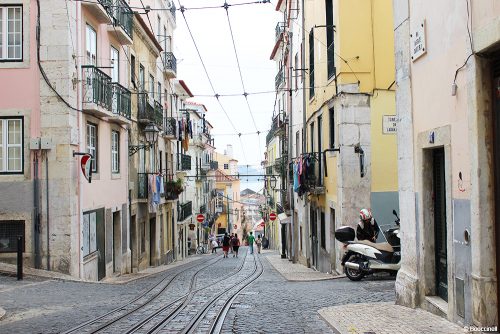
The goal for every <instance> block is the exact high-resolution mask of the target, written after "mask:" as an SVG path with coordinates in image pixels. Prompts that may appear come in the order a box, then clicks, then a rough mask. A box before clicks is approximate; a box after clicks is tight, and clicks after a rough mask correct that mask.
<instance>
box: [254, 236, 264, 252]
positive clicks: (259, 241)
mask: <svg viewBox="0 0 500 334" xmlns="http://www.w3.org/2000/svg"><path fill="white" fill-rule="evenodd" d="M255 243H256V244H257V253H259V254H260V249H261V248H262V239H261V238H260V235H259V236H258V237H257V240H255Z"/></svg>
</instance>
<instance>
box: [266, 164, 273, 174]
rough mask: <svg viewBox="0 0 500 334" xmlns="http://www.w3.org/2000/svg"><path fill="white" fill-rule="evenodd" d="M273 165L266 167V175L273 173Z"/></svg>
mask: <svg viewBox="0 0 500 334" xmlns="http://www.w3.org/2000/svg"><path fill="white" fill-rule="evenodd" d="M273 174H274V173H273V166H270V167H266V175H273Z"/></svg>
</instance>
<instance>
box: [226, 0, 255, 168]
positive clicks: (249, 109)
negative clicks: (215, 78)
mask: <svg viewBox="0 0 500 334" xmlns="http://www.w3.org/2000/svg"><path fill="white" fill-rule="evenodd" d="M224 8H225V9H226V17H227V24H228V26H229V32H230V34H231V41H232V42H233V50H234V56H235V58H236V64H237V65H238V72H239V74H240V80H241V87H242V88H243V96H244V97H245V101H246V104H247V107H248V112H249V113H250V116H251V117H252V122H253V125H254V126H255V130H256V131H257V138H258V141H259V144H258V147H259V159H260V157H261V155H262V151H261V149H260V131H259V128H258V127H257V123H255V118H254V116H253V113H252V108H251V107H250V103H249V101H248V94H247V90H246V88H245V82H244V80H243V73H242V72H241V66H240V59H239V57H238V51H237V50H236V41H235V40H234V33H233V27H232V25H231V19H230V18H229V5H228V4H227V2H224Z"/></svg>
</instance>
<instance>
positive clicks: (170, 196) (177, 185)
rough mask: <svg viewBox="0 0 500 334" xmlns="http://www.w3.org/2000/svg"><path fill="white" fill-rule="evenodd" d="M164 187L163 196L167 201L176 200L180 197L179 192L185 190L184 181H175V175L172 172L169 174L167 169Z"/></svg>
mask: <svg viewBox="0 0 500 334" xmlns="http://www.w3.org/2000/svg"><path fill="white" fill-rule="evenodd" d="M163 188H164V189H165V192H164V193H163V196H164V197H165V200H167V201H174V200H176V199H178V198H179V194H180V193H182V192H183V191H184V188H183V186H182V182H180V181H179V180H177V181H174V176H173V175H171V174H170V175H169V174H168V171H167V176H166V177H165V179H164V186H163Z"/></svg>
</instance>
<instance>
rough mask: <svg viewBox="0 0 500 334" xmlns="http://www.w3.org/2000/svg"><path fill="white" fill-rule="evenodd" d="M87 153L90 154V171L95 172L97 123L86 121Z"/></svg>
mask: <svg viewBox="0 0 500 334" xmlns="http://www.w3.org/2000/svg"><path fill="white" fill-rule="evenodd" d="M87 153H90V154H92V171H93V172H97V125H95V124H92V123H87Z"/></svg>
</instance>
